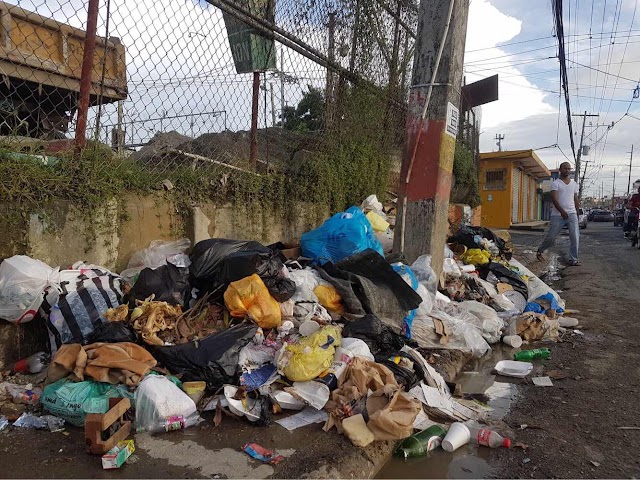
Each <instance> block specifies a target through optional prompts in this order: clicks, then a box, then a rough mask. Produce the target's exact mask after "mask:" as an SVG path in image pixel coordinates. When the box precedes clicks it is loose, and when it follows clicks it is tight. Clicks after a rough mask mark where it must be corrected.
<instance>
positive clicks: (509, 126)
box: [10, 0, 640, 195]
mask: <svg viewBox="0 0 640 480" xmlns="http://www.w3.org/2000/svg"><path fill="white" fill-rule="evenodd" d="M331 1H333V0H331ZM336 1H337V0H336ZM327 2H329V0H324V2H314V1H311V0H276V6H277V7H276V8H277V12H278V13H277V15H278V19H279V20H278V22H279V24H281V25H282V24H283V23H284V22H286V27H287V29H288V30H290V31H294V32H295V33H296V34H298V35H299V36H301V37H302V38H304V39H305V40H307V41H308V42H309V43H311V44H312V46H314V47H315V48H318V49H320V50H322V51H326V47H327V45H326V35H325V34H324V32H326V24H323V21H324V20H323V18H324V16H323V13H324V12H323V11H322V10H318V9H319V8H324V7H318V5H326V4H327ZM637 2H640V0H592V1H589V2H587V1H585V0H564V2H563V4H564V30H565V44H566V52H567V67H568V77H569V85H568V87H569V92H570V106H571V113H572V114H573V115H574V116H573V117H572V124H573V132H574V140H575V143H576V148H577V145H578V144H579V142H580V133H581V127H582V124H581V120H582V118H581V117H579V116H575V115H577V114H580V113H584V112H585V111H586V112H587V113H589V114H597V115H599V117H590V118H588V119H587V120H586V125H585V141H584V143H585V145H588V146H589V147H590V152H589V155H588V156H585V157H583V160H585V161H587V162H589V163H587V165H588V167H587V168H588V170H587V181H586V183H585V187H586V193H587V195H590V194H595V193H597V192H599V191H600V189H601V188H602V189H603V190H604V194H605V195H607V194H608V195H610V194H611V190H612V189H613V187H614V185H613V175H614V170H615V173H616V183H615V190H616V192H625V193H626V189H627V181H628V176H629V170H628V164H629V152H630V150H631V146H632V145H634V144H635V143H637V144H638V145H637V146H636V147H637V148H636V156H637V160H636V161H635V162H634V163H635V164H636V165H637V166H634V167H633V170H632V178H631V181H632V182H633V181H634V180H635V179H636V178H640V136H639V135H638V134H637V133H636V132H638V131H639V128H638V127H640V99H633V93H634V89H635V88H636V87H637V86H638V80H640V9H638V11H637V12H636V11H635V10H636V8H637ZM10 3H14V4H18V5H20V6H22V7H24V8H26V9H28V10H31V11H36V12H37V13H40V14H42V15H45V16H48V17H53V18H55V19H57V20H60V21H63V22H65V23H69V24H71V25H74V26H77V27H79V28H85V27H86V8H87V7H86V3H87V2H86V1H84V0H10ZM107 3H108V2H107V0H101V9H100V20H99V24H98V33H99V34H100V35H104V34H105V31H106V27H107V25H106V17H107V15H106V6H107ZM310 5H316V7H315V9H314V8H312V7H310ZM327 8H328V7H327ZM636 13H637V15H636ZM341 14H342V13H341ZM318 32H321V33H320V34H319V33H318ZM109 34H110V35H112V36H117V37H119V38H120V39H121V40H122V42H123V44H124V45H125V46H126V55H127V59H126V62H127V76H128V86H129V98H128V99H127V100H126V102H125V104H124V111H125V122H133V123H127V124H126V125H125V126H126V127H127V132H128V136H127V142H128V143H144V142H146V141H148V140H149V139H150V138H151V136H153V134H154V133H155V132H156V131H157V130H160V129H161V128H162V129H163V130H165V131H167V130H171V129H176V130H179V131H180V132H181V133H184V134H187V135H192V136H198V135H200V134H202V133H206V132H210V131H221V130H223V129H224V128H228V129H230V130H247V129H248V128H249V123H250V120H249V119H250V112H251V79H252V76H251V74H244V75H237V74H236V73H235V71H234V67H233V61H232V57H231V53H230V49H229V45H228V40H227V35H226V30H225V26H224V21H223V19H222V15H221V13H220V11H219V10H218V9H217V8H215V7H213V6H211V5H209V4H207V3H206V2H205V1H203V0H110V25H109ZM337 37H338V40H337V43H338V44H339V45H340V44H342V43H344V42H347V43H348V40H349V39H348V38H345V35H344V33H343V32H342V31H341V30H340V28H339V27H338V32H337ZM276 48H277V56H278V68H280V69H281V70H283V71H285V72H286V73H287V74H289V75H290V77H289V78H291V77H295V81H294V82H292V83H289V82H286V83H284V84H281V83H280V80H279V78H277V77H273V76H271V75H267V90H262V91H261V108H260V121H259V125H260V126H261V127H262V126H264V125H270V124H271V121H272V118H271V117H272V115H271V113H272V112H271V110H272V109H273V111H274V112H275V113H276V115H279V112H280V110H281V106H282V104H283V103H282V102H283V100H284V104H288V105H296V104H297V102H298V101H299V99H300V98H301V96H302V94H303V92H304V90H306V88H307V85H313V86H316V87H323V86H324V84H325V71H324V69H323V68H322V67H320V66H319V65H317V64H315V63H313V62H311V61H310V60H308V59H306V58H304V57H302V56H301V55H299V54H298V53H296V52H293V51H292V50H290V49H288V48H280V45H278V46H277V47H276ZM370 48H371V49H372V52H373V51H374V49H375V47H374V46H371V47H370ZM281 54H282V56H281ZM556 57H557V40H556V38H555V37H554V31H553V21H552V13H551V6H550V0H470V11H469V22H468V30H467V40H466V54H465V66H464V74H465V80H466V82H467V83H470V82H473V81H476V80H480V79H481V78H485V77H489V76H492V75H494V74H496V73H497V74H498V75H499V97H500V98H499V100H498V101H496V102H493V103H491V104H487V105H484V106H483V107H482V125H481V136H480V146H481V151H492V150H497V146H496V141H495V136H496V135H497V134H500V135H504V137H505V138H504V140H503V141H502V147H503V149H506V150H508V149H529V148H532V149H536V152H537V154H538V155H539V156H540V157H541V158H542V160H543V161H544V162H545V163H546V164H547V166H548V167H549V168H556V167H557V166H558V165H559V164H560V163H561V162H562V161H565V160H567V159H571V160H573V154H572V152H571V147H570V141H569V133H568V128H567V116H566V110H565V102H564V98H563V97H562V96H561V94H560V84H559V63H558V59H557V58H556ZM340 60H341V61H342V62H343V64H344V63H345V61H346V59H345V58H340ZM272 85H273V90H274V93H273V102H272V100H271V91H270V90H271V86H272ZM281 86H282V90H281ZM281 94H282V95H281ZM265 95H266V98H265ZM265 100H266V101H265ZM265 105H266V107H267V109H266V111H265V110H264V107H265ZM115 112H116V108H115V105H106V106H105V107H104V110H103V115H102V119H101V122H102V124H103V125H104V127H103V129H102V130H101V133H100V135H101V138H102V139H103V140H105V141H106V140H107V138H108V137H107V134H108V130H109V129H110V128H112V124H113V123H114V122H115V116H116V115H115ZM161 117H165V119H164V120H159V119H160V118H161ZM171 117H177V118H171ZM90 121H91V122H92V125H94V124H95V111H93V112H92V114H91V115H90ZM612 122H614V126H613V127H612V128H608V126H610V125H611V124H612ZM105 124H106V125H105ZM625 165H627V166H625Z"/></svg>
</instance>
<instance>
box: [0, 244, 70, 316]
mask: <svg viewBox="0 0 640 480" xmlns="http://www.w3.org/2000/svg"><path fill="white" fill-rule="evenodd" d="M57 274H58V271H57V269H55V270H54V269H53V268H51V267H50V266H49V265H47V264H46V263H43V262H41V261H40V260H35V259H33V258H30V257H27V256H26V255H15V256H13V257H11V258H7V259H5V260H3V262H2V264H0V318H3V319H5V320H7V321H8V322H11V323H26V322H30V321H31V320H33V318H34V317H35V316H36V314H37V313H38V309H39V308H40V305H41V304H42V300H43V295H44V291H45V288H47V286H49V285H55V284H56V283H57V282H56V277H57Z"/></svg>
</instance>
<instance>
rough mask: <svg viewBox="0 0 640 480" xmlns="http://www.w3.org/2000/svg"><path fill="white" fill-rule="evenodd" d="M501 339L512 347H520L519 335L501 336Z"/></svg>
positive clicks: (520, 339)
mask: <svg viewBox="0 0 640 480" xmlns="http://www.w3.org/2000/svg"><path fill="white" fill-rule="evenodd" d="M502 341H503V342H504V343H506V344H507V345H509V346H510V347H513V348H520V347H521V346H522V338H521V337H520V335H507V336H505V337H502Z"/></svg>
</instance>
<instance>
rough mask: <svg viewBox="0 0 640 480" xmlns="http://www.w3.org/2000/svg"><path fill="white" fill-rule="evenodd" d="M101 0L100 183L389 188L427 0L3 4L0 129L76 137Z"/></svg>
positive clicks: (96, 171)
mask: <svg viewBox="0 0 640 480" xmlns="http://www.w3.org/2000/svg"><path fill="white" fill-rule="evenodd" d="M94 1H97V2H98V10H97V11H98V15H97V40H96V50H95V54H94V55H93V57H91V56H89V57H88V58H89V60H90V61H91V62H92V63H93V68H92V69H90V70H87V69H85V74H86V72H88V71H91V83H90V97H89V109H88V114H87V118H88V124H87V130H86V132H87V133H86V137H87V139H88V140H89V141H90V142H92V143H89V145H94V146H95V145H96V144H102V145H105V146H108V147H109V149H111V151H112V152H114V153H113V154H111V153H109V154H108V157H109V160H108V161H107V160H105V152H106V151H107V150H106V148H104V147H100V148H94V153H93V154H90V153H89V154H88V155H87V154H85V156H84V158H87V156H88V157H91V156H92V155H93V157H94V158H93V162H92V163H91V168H92V169H93V170H92V171H91V172H90V174H91V176H92V178H99V177H100V175H101V172H102V173H108V174H109V175H110V176H113V175H116V174H117V172H118V171H121V172H122V173H123V174H126V175H129V176H132V179H130V180H129V181H128V182H126V183H125V186H135V185H138V186H139V185H142V184H143V183H144V184H157V183H158V182H162V181H163V180H169V181H170V182H172V183H173V184H174V185H175V186H176V187H179V186H180V185H183V186H185V190H188V189H189V188H192V186H193V185H197V186H198V187H201V188H202V191H203V192H204V193H205V194H207V195H209V194H220V191H221V189H222V190H224V192H225V195H233V193H234V191H232V190H228V189H226V190H225V189H224V188H221V187H226V186H227V185H228V184H229V182H232V180H233V179H234V178H236V177H241V176H244V177H247V178H253V179H257V178H259V179H261V180H260V187H259V188H261V189H264V188H265V185H266V184H267V183H268V184H270V185H272V184H274V182H275V183H278V184H280V185H281V188H282V186H284V189H285V191H284V192H283V193H284V194H285V195H287V194H289V193H290V192H289V190H290V191H291V192H293V191H295V190H296V189H297V191H298V193H300V197H301V198H302V199H305V197H308V196H309V195H310V191H311V190H313V191H314V192H316V193H318V191H319V190H322V191H323V192H322V193H324V194H325V196H324V197H323V198H324V199H326V200H328V201H330V202H331V204H332V205H333V206H334V207H335V208H339V207H342V206H345V205H344V204H345V203H347V202H349V201H351V199H352V197H350V196H361V195H363V194H365V193H372V191H376V192H377V193H383V192H384V191H385V190H387V189H388V185H389V181H390V177H389V173H390V172H393V171H397V170H398V169H399V159H400V154H401V149H402V143H403V133H404V118H405V110H406V109H405V106H406V99H407V92H408V85H409V83H410V80H411V73H410V70H411V66H412V64H413V61H412V56H413V44H414V39H415V30H416V25H417V4H416V0H206V1H205V0H91V1H85V0H14V1H8V2H0V15H1V17H2V24H3V28H2V30H1V33H0V42H1V45H0V73H1V74H2V77H1V78H0V117H1V123H0V134H1V135H4V136H22V137H30V138H38V139H42V140H56V139H57V140H64V139H73V138H74V136H75V134H76V129H77V126H78V125H77V122H78V117H79V115H78V107H79V104H80V91H81V83H82V81H83V78H84V79H85V81H86V77H87V75H84V76H83V73H82V72H83V61H85V62H86V61H87V58H83V53H84V41H85V36H86V34H85V32H86V31H87V28H88V26H90V15H89V11H90V4H91V3H92V2H94ZM85 67H86V65H85ZM61 143H62V144H64V142H59V141H58V142H49V143H46V142H45V143H44V147H43V148H44V150H45V152H51V151H56V150H60V148H61V147H59V145H60V144H61ZM68 143H69V145H71V142H68ZM52 145H58V147H56V148H53V147H52ZM90 148H91V147H87V149H88V151H90ZM267 178H268V179H269V180H268V182H267V181H266V180H265V179H267ZM278 179H279V180H278ZM305 179H306V180H305ZM189 182H194V183H189ZM392 183H393V180H391V184H392ZM235 192H236V193H237V189H236V190H235ZM309 199H311V198H309Z"/></svg>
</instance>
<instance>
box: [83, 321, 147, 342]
mask: <svg viewBox="0 0 640 480" xmlns="http://www.w3.org/2000/svg"><path fill="white" fill-rule="evenodd" d="M120 342H131V343H137V342H138V336H137V335H136V332H135V331H134V330H133V329H132V328H131V327H130V326H129V325H128V324H127V323H126V322H107V323H103V324H102V325H100V326H99V327H98V328H96V329H95V330H94V331H93V332H92V333H91V335H89V336H88V337H87V339H86V340H85V343H84V344H85V345H90V344H92V343H120Z"/></svg>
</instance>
